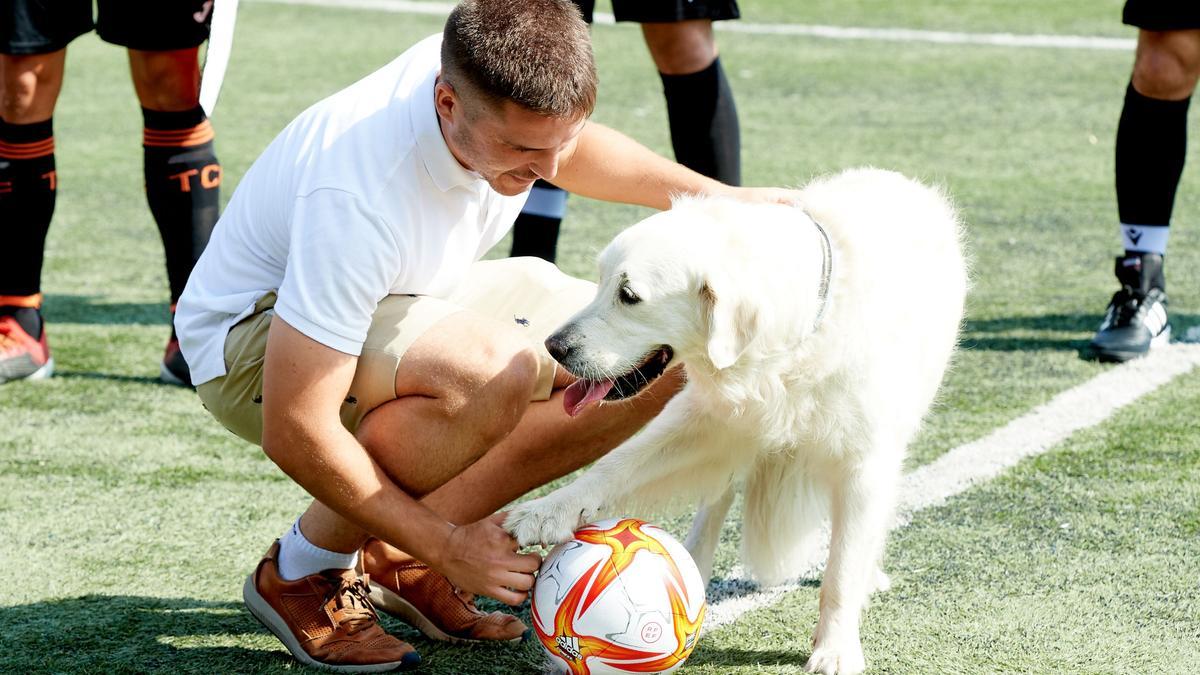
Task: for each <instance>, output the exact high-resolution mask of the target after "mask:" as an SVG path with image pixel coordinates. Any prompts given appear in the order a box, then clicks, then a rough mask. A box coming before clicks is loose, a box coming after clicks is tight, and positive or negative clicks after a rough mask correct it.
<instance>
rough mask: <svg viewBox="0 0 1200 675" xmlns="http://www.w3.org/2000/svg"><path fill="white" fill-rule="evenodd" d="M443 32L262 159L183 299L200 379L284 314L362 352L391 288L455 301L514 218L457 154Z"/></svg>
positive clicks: (518, 200)
mask: <svg viewBox="0 0 1200 675" xmlns="http://www.w3.org/2000/svg"><path fill="white" fill-rule="evenodd" d="M440 67H441V36H440V35H434V36H431V37H429V38H426V39H425V40H422V41H421V42H419V43H417V44H416V45H414V46H413V47H412V48H410V49H409V50H408V51H406V52H404V54H402V55H401V56H400V57H399V58H397V59H396V60H395V61H392V62H391V63H390V64H388V65H387V66H385V67H383V68H382V69H380V70H378V71H376V72H375V73H372V74H371V75H369V76H367V77H366V78H364V79H363V80H361V81H359V82H357V83H355V84H353V85H351V86H350V87H348V88H346V89H344V90H342V91H340V92H338V93H336V94H334V95H333V96H330V97H329V98H327V99H325V100H324V101H321V102H320V103H317V104H316V105H314V106H312V107H311V108H309V109H308V110H306V111H305V112H304V113H302V114H301V115H300V116H299V117H297V118H296V119H295V120H294V121H293V122H292V123H291V124H289V125H288V127H287V128H286V129H284V130H283V132H282V133H281V134H279V136H278V137H276V138H275V140H274V141H273V142H272V143H271V145H270V146H268V147H267V149H266V150H265V151H264V152H263V154H262V156H260V157H259V158H258V160H257V161H255V162H254V165H253V166H251V167H250V170H249V171H248V172H247V173H246V176H245V178H243V179H242V182H241V183H240V184H239V185H238V187H237V190H236V191H235V192H234V194H233V198H232V200H230V202H229V206H228V207H227V208H226V209H225V212H224V214H222V216H221V219H220V220H219V221H218V222H217V226H216V228H215V230H214V231H213V234H212V238H211V240H210V241H209V244H208V247H207V248H206V249H205V251H204V253H203V255H201V256H200V260H199V262H198V263H197V264H196V268H195V270H193V271H192V275H191V277H190V279H189V280H188V283H187V288H186V289H184V292H183V296H182V297H181V298H180V299H179V303H178V306H177V309H176V315H175V327H176V331H177V333H178V335H179V345H180V347H181V349H182V350H183V355H184V358H186V359H187V362H188V365H189V366H190V367H191V374H192V382H193V383H194V384H202V383H204V382H207V381H209V380H212V379H214V378H217V377H220V376H222V375H224V374H225V357H224V352H225V337H226V335H227V334H228V332H229V329H230V328H231V327H232V326H233V325H234V324H235V323H237V322H238V321H240V320H241V319H243V318H245V317H246V316H248V315H249V314H250V313H251V311H252V310H253V308H254V303H255V302H256V301H257V300H258V299H259V298H261V297H262V296H263V295H264V294H266V293H267V292H269V291H278V294H279V297H278V300H277V301H276V304H275V312H276V313H277V314H278V315H279V316H280V317H281V318H283V320H284V321H287V322H288V324H290V325H291V326H293V327H295V328H296V329H297V330H299V331H300V332H302V333H304V334H305V335H307V336H308V337H310V338H312V339H314V340H316V341H317V342H320V343H321V344H324V345H327V346H329V347H332V348H333V349H336V350H338V351H341V352H345V353H347V354H352V355H355V356H357V355H358V354H359V352H360V351H361V349H362V344H363V341H364V340H365V339H366V335H367V329H368V328H369V327H370V325H371V315H372V314H373V313H374V311H375V308H376V306H377V305H378V303H379V301H380V300H381V299H382V298H384V297H385V296H386V295H388V294H401V293H410V294H416V295H432V296H445V295H446V294H448V293H449V292H450V291H451V290H453V289H454V287H455V286H456V285H457V284H458V283H459V281H460V280H461V279H462V277H463V275H464V274H465V273H466V271H467V269H468V268H469V267H470V266H471V264H472V263H474V262H475V261H476V260H479V259H480V258H481V257H483V255H484V253H486V252H487V250H488V249H490V248H491V247H492V246H493V245H494V244H495V243H496V242H497V241H499V240H500V239H501V238H502V237H503V236H504V234H505V233H506V232H507V231H508V230H509V228H511V227H512V223H513V221H514V220H515V219H516V217H517V214H518V213H519V212H520V211H521V206H522V205H523V204H524V202H525V198H526V197H527V196H528V193H525V194H521V195H517V196H515V197H505V196H503V195H501V194H499V193H497V192H496V191H494V190H492V189H491V187H490V186H489V185H488V184H487V182H486V181H484V180H483V179H482V178H480V177H479V175H478V174H475V173H473V172H470V171H467V170H466V169H464V168H463V167H462V165H460V164H459V163H458V161H457V160H455V159H454V156H453V155H451V154H450V150H449V148H447V147H446V142H445V139H444V138H443V137H442V133H441V128H440V126H439V124H438V118H437V113H436V111H435V110H434V99H433V87H434V82H435V79H436V77H437V74H438V71H439V70H440Z"/></svg>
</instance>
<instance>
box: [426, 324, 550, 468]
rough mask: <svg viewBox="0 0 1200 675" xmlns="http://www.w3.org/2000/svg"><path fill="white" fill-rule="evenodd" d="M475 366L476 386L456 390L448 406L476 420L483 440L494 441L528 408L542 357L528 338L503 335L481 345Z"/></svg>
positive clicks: (463, 416)
mask: <svg viewBox="0 0 1200 675" xmlns="http://www.w3.org/2000/svg"><path fill="white" fill-rule="evenodd" d="M476 367H477V368H479V370H478V371H477V372H476V374H475V377H474V378H472V379H473V380H474V381H475V383H476V386H473V387H468V388H464V389H461V390H459V391H457V392H454V393H453V394H452V395H451V397H450V399H449V400H448V401H447V409H448V412H449V413H450V414H451V415H453V416H455V417H457V418H459V419H463V420H474V421H475V422H476V424H477V425H478V427H477V428H478V430H479V434H480V436H481V440H482V441H483V442H484V443H486V444H492V443H495V442H496V441H499V440H500V439H501V438H503V437H504V436H506V435H508V433H509V432H510V431H512V430H513V427H515V426H516V425H517V422H519V421H520V420H521V416H522V415H524V413H525V409H526V408H528V407H529V402H530V400H531V399H532V396H533V391H534V388H535V387H536V386H537V382H538V372H539V358H538V355H537V353H536V352H535V351H534V349H533V346H532V345H531V344H529V343H528V341H527V340H524V339H522V338H520V337H517V336H504V337H502V338H498V339H496V340H495V341H493V342H491V343H490V344H487V345H481V346H480V353H479V355H478V357H477V360H476Z"/></svg>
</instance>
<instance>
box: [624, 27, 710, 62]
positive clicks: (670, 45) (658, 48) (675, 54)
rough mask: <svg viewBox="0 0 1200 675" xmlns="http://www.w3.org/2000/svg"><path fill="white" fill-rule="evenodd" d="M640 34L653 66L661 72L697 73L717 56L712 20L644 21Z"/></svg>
mask: <svg viewBox="0 0 1200 675" xmlns="http://www.w3.org/2000/svg"><path fill="white" fill-rule="evenodd" d="M642 36H643V37H644V38H645V39H646V47H647V48H648V49H649V50H650V56H651V58H653V59H654V65H655V67H657V68H658V72H660V73H663V74H664V75H689V74H691V73H698V72H700V71H701V70H704V69H705V68H707V67H708V66H709V65H711V64H712V62H713V59H716V58H717V43H716V40H714V39H713V32H712V21H708V20H694V21H679V22H675V23H644V24H642Z"/></svg>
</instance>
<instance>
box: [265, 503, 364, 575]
mask: <svg viewBox="0 0 1200 675" xmlns="http://www.w3.org/2000/svg"><path fill="white" fill-rule="evenodd" d="M278 562H279V576H281V577H283V578H284V579H286V580H287V581H295V580H296V579H299V578H301V577H306V576H308V575H310V574H316V573H317V572H321V571H323V570H330V569H336V570H348V569H352V568H354V566H355V565H357V564H358V551H355V552H354V553H338V552H337V551H327V550H325V549H323V548H320V547H318V546H316V545H314V544H313V543H312V542H311V541H309V540H308V539H305V538H304V534H303V533H302V532H300V519H299V518H297V519H296V522H295V523H293V524H292V529H290V530H288V531H287V532H286V533H284V535H283V536H282V537H280V538H279V560H278Z"/></svg>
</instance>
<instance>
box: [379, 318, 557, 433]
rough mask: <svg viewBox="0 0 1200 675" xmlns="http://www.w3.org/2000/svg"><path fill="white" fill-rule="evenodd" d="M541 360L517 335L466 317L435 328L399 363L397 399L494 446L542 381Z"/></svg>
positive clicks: (503, 327)
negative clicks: (408, 399)
mask: <svg viewBox="0 0 1200 675" xmlns="http://www.w3.org/2000/svg"><path fill="white" fill-rule="evenodd" d="M539 361H540V359H539V357H538V355H537V353H536V352H535V351H534V345H533V344H532V343H531V342H530V341H529V340H528V339H527V338H526V337H525V336H523V335H521V334H520V333H519V332H518V331H516V330H513V329H510V328H508V327H507V326H504V325H502V324H499V323H493V322H490V321H484V322H481V321H478V320H477V319H474V318H471V317H469V316H468V315H466V314H463V315H459V316H458V317H453V318H451V319H450V320H448V321H446V322H444V323H443V324H441V325H439V326H438V327H435V328H434V329H433V330H431V331H430V332H428V333H427V334H426V335H425V336H423V337H422V339H421V340H420V341H418V342H417V343H414V344H413V346H412V347H410V348H409V351H408V352H407V353H406V354H405V355H404V357H403V358H402V359H401V360H400V368H399V369H398V370H397V374H396V394H397V396H398V397H400V398H403V397H405V396H414V395H415V396H419V397H421V398H423V399H426V400H427V401H428V402H429V404H430V406H431V408H432V410H431V412H432V413H433V414H437V415H439V416H442V417H444V418H445V419H447V420H449V421H453V422H454V423H455V424H456V425H458V426H459V428H461V429H470V430H472V431H473V432H474V433H475V434H476V435H477V436H478V437H479V439H480V440H481V441H484V442H494V441H495V440H498V439H499V438H501V437H503V436H504V435H505V434H507V433H508V432H509V431H511V430H512V428H513V427H514V426H516V424H517V422H518V421H519V420H520V418H521V415H523V414H524V411H525V408H526V407H528V405H529V401H530V400H531V398H532V395H533V391H534V388H535V387H536V386H537V383H538V374H539V367H540V366H539Z"/></svg>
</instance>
